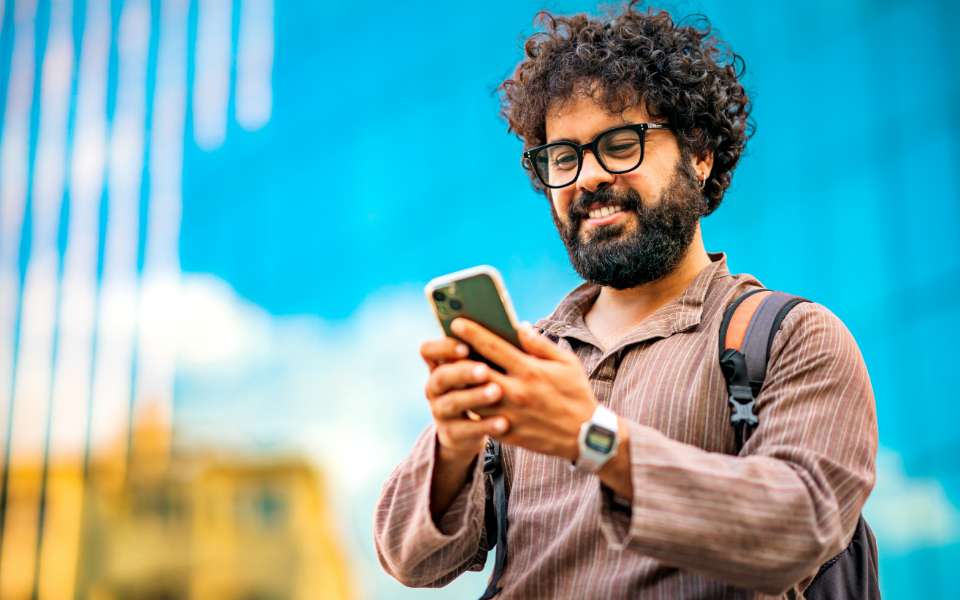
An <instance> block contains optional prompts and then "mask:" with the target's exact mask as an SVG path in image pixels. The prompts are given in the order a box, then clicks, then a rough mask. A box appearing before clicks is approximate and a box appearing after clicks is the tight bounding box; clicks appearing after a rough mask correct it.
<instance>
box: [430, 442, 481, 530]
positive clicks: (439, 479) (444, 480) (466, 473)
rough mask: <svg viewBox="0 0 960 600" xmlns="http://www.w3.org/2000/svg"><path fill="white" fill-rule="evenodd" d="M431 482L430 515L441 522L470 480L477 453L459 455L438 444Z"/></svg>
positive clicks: (435, 520)
mask: <svg viewBox="0 0 960 600" xmlns="http://www.w3.org/2000/svg"><path fill="white" fill-rule="evenodd" d="M434 460H435V462H434V465H433V474H432V477H431V483H430V515H431V516H432V517H433V521H434V523H440V519H441V517H442V516H443V515H444V514H445V513H446V512H447V509H449V508H450V505H451V504H452V503H453V501H454V499H455V498H456V497H457V496H458V495H459V494H460V492H462V491H463V487H464V486H465V485H467V483H469V481H470V476H471V475H472V473H473V469H474V468H475V466H476V461H477V455H474V456H472V457H470V456H457V455H451V454H450V453H449V451H448V450H447V449H446V448H444V447H443V446H441V445H440V444H436V456H435V459H434Z"/></svg>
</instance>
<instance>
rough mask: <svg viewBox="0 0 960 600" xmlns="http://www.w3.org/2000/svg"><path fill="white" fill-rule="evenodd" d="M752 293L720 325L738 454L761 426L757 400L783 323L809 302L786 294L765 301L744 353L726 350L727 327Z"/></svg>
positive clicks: (749, 330) (745, 340) (756, 314)
mask: <svg viewBox="0 0 960 600" xmlns="http://www.w3.org/2000/svg"><path fill="white" fill-rule="evenodd" d="M762 291H766V290H763V289H759V290H751V291H749V292H747V293H745V294H743V295H741V296H740V297H739V298H737V299H736V300H734V301H733V302H732V303H731V304H730V306H729V307H727V310H726V311H725V312H724V315H723V320H722V321H721V324H720V352H721V354H720V368H721V370H722V371H723V376H724V379H726V381H727V391H728V393H729V402H730V423H731V424H732V425H733V428H734V434H735V436H736V441H737V452H740V450H741V449H742V448H743V445H744V444H745V443H746V441H747V438H749V437H750V432H751V431H753V429H754V428H755V427H756V426H757V425H758V423H759V420H758V419H757V413H756V398H757V396H758V395H759V394H760V390H761V389H762V388H763V383H764V380H765V379H766V376H767V361H768V360H769V359H770V348H771V347H772V346H773V339H774V337H776V335H777V332H778V331H779V330H780V325H781V324H782V323H783V319H784V318H785V317H786V316H787V313H789V312H790V310H791V309H793V307H795V306H796V305H798V304H800V303H802V302H809V301H808V300H806V299H805V298H800V297H798V296H791V295H790V294H784V293H783V292H772V293H771V294H770V295H768V296H767V297H766V298H764V299H763V300H762V301H761V302H760V304H759V306H757V308H756V310H755V312H754V313H753V315H751V317H750V321H749V324H748V325H747V331H746V333H745V335H744V338H743V343H742V344H741V346H740V350H736V349H734V348H726V347H725V346H726V344H725V341H726V337H727V327H728V325H729V324H730V321H731V320H732V319H733V313H734V312H735V311H736V310H737V308H738V307H739V306H740V304H741V303H742V302H743V301H744V300H746V299H747V298H748V297H750V296H752V295H753V294H756V293H759V292H762Z"/></svg>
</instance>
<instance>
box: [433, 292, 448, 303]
mask: <svg viewBox="0 0 960 600" xmlns="http://www.w3.org/2000/svg"><path fill="white" fill-rule="evenodd" d="M433 299H434V300H436V301H437V302H443V301H444V300H446V299H447V295H446V294H444V293H443V292H441V291H440V290H435V291H434V292H433Z"/></svg>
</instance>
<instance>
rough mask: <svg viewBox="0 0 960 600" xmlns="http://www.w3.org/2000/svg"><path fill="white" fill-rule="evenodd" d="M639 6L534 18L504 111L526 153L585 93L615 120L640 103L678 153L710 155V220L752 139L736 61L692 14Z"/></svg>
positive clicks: (507, 87) (503, 92)
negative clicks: (556, 114)
mask: <svg viewBox="0 0 960 600" xmlns="http://www.w3.org/2000/svg"><path fill="white" fill-rule="evenodd" d="M636 2H637V0H633V1H632V2H630V3H629V4H628V5H627V6H625V7H624V10H623V12H622V13H621V14H619V15H612V16H609V17H605V18H591V17H589V16H587V15H575V16H571V17H563V16H556V15H553V14H551V13H549V12H547V11H542V12H540V13H539V14H538V15H537V18H536V23H538V24H539V25H541V26H542V27H543V29H544V30H543V31H541V32H539V33H535V34H534V35H532V36H531V37H530V38H529V39H527V41H526V44H525V46H524V50H525V58H524V59H523V61H521V62H520V64H519V65H518V66H517V68H516V70H515V71H514V73H513V75H512V76H511V77H510V78H508V79H507V80H506V81H504V82H503V83H502V84H501V85H500V87H499V91H500V96H501V107H502V109H501V114H502V115H503V117H504V118H505V119H506V120H507V122H508V123H509V130H510V131H512V132H514V133H516V134H517V135H518V136H519V137H520V138H521V139H522V140H523V142H524V146H525V147H526V148H530V147H533V146H538V145H540V144H543V143H545V142H546V125H545V122H546V115H547V112H548V110H550V109H552V108H554V107H555V106H556V103H562V102H564V101H566V100H569V99H571V98H572V97H574V96H576V95H578V94H587V95H589V96H590V97H592V98H593V100H594V101H596V102H597V103H598V104H599V105H600V106H602V107H603V108H605V109H606V110H608V111H610V112H611V113H618V112H622V111H624V110H626V109H628V108H630V107H632V106H637V105H639V104H640V103H641V102H642V103H643V104H644V106H645V108H646V110H647V112H648V113H650V114H651V116H654V117H658V118H662V119H665V120H666V121H667V122H668V123H669V124H670V125H671V127H672V128H673V130H674V133H675V134H676V136H677V139H678V142H679V145H680V150H681V153H682V156H684V157H689V156H691V155H695V156H697V157H704V156H706V154H707V153H708V152H713V158H714V163H713V170H712V171H711V173H710V176H709V177H708V178H707V181H706V182H705V185H704V190H703V194H704V197H705V198H706V201H707V210H706V213H705V214H710V213H712V212H713V211H714V210H716V208H717V206H719V205H720V201H721V199H722V198H723V194H724V192H725V191H726V189H727V188H728V187H730V181H731V179H732V176H733V169H734V167H736V165H737V161H739V160H740V155H741V154H742V153H743V149H744V147H745V145H746V142H747V139H748V138H749V137H750V136H751V135H752V133H753V123H752V121H751V120H750V118H749V117H750V110H751V105H750V100H749V98H748V97H747V92H746V90H745V89H744V87H743V85H742V84H741V83H740V81H739V78H740V77H741V76H742V73H743V68H744V62H743V59H742V58H741V57H740V56H739V55H738V54H735V53H734V52H732V51H731V50H730V49H729V48H728V47H727V46H726V44H725V43H723V42H721V41H720V40H718V39H717V38H716V37H715V36H714V35H713V32H712V28H711V26H710V22H709V20H707V18H706V17H703V16H702V15H697V17H698V18H697V21H698V22H699V24H700V26H699V27H698V26H696V25H693V24H684V21H686V20H687V19H684V20H681V21H679V22H674V20H673V18H672V17H671V16H670V14H669V13H667V12H666V11H654V10H653V9H648V10H647V11H646V12H639V11H637V10H635V7H634V5H635V4H636ZM530 176H531V179H532V180H533V184H534V186H535V187H537V189H541V190H542V189H544V188H543V186H542V185H540V184H539V182H538V181H537V179H536V176H535V175H534V174H533V173H532V172H531V173H530Z"/></svg>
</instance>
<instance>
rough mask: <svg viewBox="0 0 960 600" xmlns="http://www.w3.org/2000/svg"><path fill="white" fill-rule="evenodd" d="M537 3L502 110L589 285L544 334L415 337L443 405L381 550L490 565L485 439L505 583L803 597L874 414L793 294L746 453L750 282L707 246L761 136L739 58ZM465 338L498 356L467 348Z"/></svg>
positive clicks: (390, 490) (402, 566) (847, 503)
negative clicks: (500, 501) (753, 139)
mask: <svg viewBox="0 0 960 600" xmlns="http://www.w3.org/2000/svg"><path fill="white" fill-rule="evenodd" d="M543 22H544V25H545V27H544V29H545V31H544V32H543V33H540V34H537V35H535V36H533V37H532V38H531V39H530V40H528V42H527V44H526V58H525V60H524V61H523V62H522V63H521V64H520V65H519V66H518V68H517V70H516V72H515V73H514V75H513V77H512V78H510V79H509V80H507V81H506V82H505V83H504V84H503V86H502V90H503V96H504V114H505V116H506V118H507V120H508V121H509V123H510V127H511V129H512V130H513V131H515V132H516V133H517V134H518V135H519V136H520V137H521V138H522V139H523V140H524V142H525V148H526V149H527V150H526V151H525V153H524V164H525V166H526V167H527V168H528V169H530V174H531V177H532V178H533V181H534V185H536V186H537V187H538V188H539V189H542V190H544V192H545V194H546V196H547V198H548V199H549V200H550V206H551V209H552V213H553V217H554V221H555V223H556V226H557V229H558V231H559V233H560V235H561V237H562V239H563V241H564V243H565V244H566V246H567V249H568V250H569V254H570V258H571V261H572V262H573V265H574V267H575V268H576V270H577V272H578V273H579V274H580V275H581V276H582V277H583V278H584V279H585V280H586V283H585V284H584V285H582V286H580V287H578V288H577V289H575V290H574V291H572V292H571V293H570V294H569V295H568V296H567V297H566V298H565V299H564V300H563V301H562V302H561V303H560V305H559V306H558V308H557V309H556V310H555V311H554V313H553V314H552V315H550V316H549V317H547V318H546V319H544V320H542V321H540V322H539V323H537V324H536V326H535V329H536V330H539V331H540V332H541V333H537V331H535V330H534V328H530V327H528V326H525V327H523V328H522V329H521V331H520V334H521V342H522V346H523V352H521V351H519V350H517V349H516V348H514V347H512V346H510V345H509V344H507V343H506V342H504V341H502V340H500V339H499V338H497V337H496V336H494V335H493V334H492V333H490V332H488V331H486V330H485V329H483V328H482V327H480V326H479V325H477V324H475V323H472V322H469V321H466V320H464V319H460V320H458V321H456V322H455V323H454V331H455V333H456V335H457V336H458V338H460V340H462V342H461V341H457V340H454V339H441V340H434V341H428V342H426V343H424V344H423V346H422V348H421V352H422V355H423V358H424V359H425V361H426V362H427V364H428V366H429V368H430V376H429V379H428V381H427V385H426V396H427V400H428V402H429V404H430V408H431V411H432V414H433V419H434V423H433V424H431V425H430V426H429V427H428V428H427V430H426V431H425V432H424V433H423V435H422V436H421V437H420V438H419V440H418V441H417V442H416V444H415V446H414V448H413V451H412V453H411V454H410V456H409V457H407V458H406V459H405V460H404V461H403V462H402V463H401V464H400V465H399V466H398V467H397V469H396V470H395V471H394V472H393V474H392V475H391V476H390V478H389V480H388V481H387V482H386V484H385V486H384V489H383V494H382V497H381V499H380V503H379V505H378V507H377V512H376V531H375V538H376V540H375V541H376V547H377V552H378V555H379V557H380V561H381V563H382V565H383V567H384V568H385V569H386V570H387V571H388V572H390V573H391V574H392V575H393V576H394V577H396V578H397V579H398V580H400V581H401V582H403V583H404V584H406V585H409V586H442V585H444V584H446V583H447V582H449V581H451V580H452V579H454V578H455V577H457V576H458V575H459V574H460V573H462V572H463V571H465V570H468V569H470V570H479V569H480V568H482V566H483V564H484V561H485V557H486V554H487V550H488V549H489V548H490V547H491V545H492V543H493V540H494V539H495V532H492V531H489V530H488V529H487V527H485V522H486V517H488V516H489V515H487V514H486V510H489V509H485V502H486V500H487V498H488V497H489V495H490V493H491V492H490V489H489V487H490V486H489V485H485V480H484V476H483V465H482V464H481V463H482V461H481V460H478V456H479V455H480V453H481V452H482V451H483V448H484V445H485V443H486V440H487V438H488V436H492V437H494V438H496V439H498V440H500V441H501V442H502V444H503V448H504V458H505V463H506V474H507V480H508V489H509V512H508V517H509V518H508V522H509V537H508V541H509V543H508V545H507V547H508V548H509V549H510V553H509V558H508V561H507V563H506V568H505V570H504V573H503V577H502V579H501V581H500V585H501V586H502V588H503V591H502V594H501V596H500V597H502V598H583V597H590V598H633V597H657V598H769V597H786V596H789V597H798V596H800V595H802V591H803V589H804V588H805V586H806V585H808V584H809V582H810V580H811V579H812V577H813V576H814V574H815V573H816V572H817V570H818V568H819V567H820V565H821V564H823V563H824V562H825V561H826V560H828V559H829V558H830V557H832V556H834V555H836V554H837V553H838V552H839V551H840V550H841V549H843V548H844V547H845V546H846V545H847V543H848V542H849V540H850V538H851V535H852V533H853V531H854V527H855V524H856V522H857V518H858V515H859V513H860V510H861V508H862V507H863V504H864V502H865V501H866V499H867V496H868V494H869V492H870V490H871V488H872V486H873V482H874V461H875V455H876V447H877V429H876V416H875V408H874V401H873V394H872V391H871V387H870V382H869V378H868V375H867V372H866V369H865V367H864V364H863V360H862V357H861V356H860V353H859V350H858V348H857V346H856V343H855V342H854V340H853V339H852V337H851V336H850V334H849V333H848V331H847V330H846V328H845V327H844V326H843V324H842V323H841V322H840V321H839V320H838V319H837V318H836V317H835V316H833V315H832V314H831V313H830V312H829V311H828V310H827V309H825V308H824V307H822V306H820V305H817V304H814V303H804V304H801V305H799V306H797V307H796V308H794V309H793V310H792V311H791V312H790V313H789V314H788V315H787V317H786V319H785V320H784V321H783V323H782V327H781V329H780V331H779V333H778V334H777V336H776V338H775V339H774V342H773V345H772V347H771V349H770V359H769V363H768V370H767V377H766V383H765V385H764V387H763V389H762V391H761V392H760V395H759V396H758V398H757V402H758V413H759V416H760V425H759V427H758V428H757V429H756V431H755V432H754V433H753V435H752V436H751V437H750V438H749V440H748V441H747V442H746V444H745V446H744V447H743V449H742V451H741V452H740V453H739V454H738V453H737V451H736V442H735V439H734V431H733V428H732V427H731V425H730V413H729V407H728V404H727V390H726V387H725V382H724V378H723V375H722V373H721V370H720V367H719V363H718V356H717V348H718V336H719V333H718V331H719V324H720V320H721V317H722V314H723V311H724V309H725V308H726V307H727V306H728V305H729V304H730V303H731V302H732V301H733V300H734V299H735V298H737V297H739V296H740V295H741V294H743V293H744V292H746V291H748V290H750V289H755V288H756V287H758V286H759V285H760V284H759V282H758V281H757V280H756V279H754V278H753V277H751V276H749V275H731V274H730V273H729V272H728V271H727V266H726V261H725V258H724V256H723V255H719V254H708V253H707V252H706V251H705V249H704V243H703V239H702V236H701V229H700V218H701V217H702V216H705V215H708V214H710V213H711V212H712V211H713V210H715V209H716V208H717V206H718V205H719V204H720V201H721V199H722V197H723V194H724V191H725V190H726V189H727V187H728V186H729V185H730V181H731V176H732V172H733V169H734V167H735V166H736V164H737V161H738V159H739V157H740V155H741V153H742V151H743V148H744V145H745V142H746V139H747V137H748V131H747V130H748V127H747V120H748V116H749V110H750V105H749V102H748V98H747V95H746V93H745V91H744V89H743V87H742V85H741V84H740V83H739V81H738V76H737V73H736V70H735V69H734V68H733V66H731V63H732V62H735V61H737V62H739V60H740V59H739V57H737V56H736V55H734V56H733V60H732V61H727V60H725V59H724V58H725V57H724V55H723V54H722V53H721V52H720V50H718V44H719V42H718V41H717V40H716V39H715V38H714V37H712V36H711V35H710V34H709V32H703V31H701V30H698V29H696V28H694V27H692V26H686V25H683V24H679V23H675V22H674V21H673V20H672V19H671V17H670V16H669V15H668V14H666V13H664V12H660V13H653V12H648V13H640V12H637V11H635V10H634V8H633V6H632V5H631V6H629V7H627V8H626V9H625V11H624V12H623V13H622V14H620V15H618V16H615V17H611V18H609V19H606V20H596V19H591V18H588V17H586V16H576V17H571V18H563V17H555V16H552V15H549V14H547V15H545V16H544V21H543ZM464 342H465V343H464ZM466 344H469V345H470V346H472V347H473V348H474V349H476V350H477V351H478V352H479V353H481V354H483V355H484V356H486V357H487V358H489V359H491V360H492V361H494V362H495V363H497V364H499V365H501V366H502V367H503V368H504V369H505V371H506V372H505V373H500V372H498V371H495V370H492V369H490V368H488V367H486V366H485V365H483V364H481V363H477V362H473V361H470V360H467V359H466V356H467V353H468V348H467V346H466ZM467 411H472V412H474V413H476V414H477V415H480V416H481V417H482V418H481V419H480V420H473V419H470V418H468V417H467ZM591 422H592V423H601V422H602V423H605V424H606V426H607V428H608V429H613V430H615V438H616V443H615V444H613V445H612V446H613V449H612V450H611V451H610V452H609V453H608V454H607V455H602V454H601V455H599V456H598V453H597V452H596V451H595V450H594V451H591V450H588V449H587V448H586V447H585V445H584V443H583V440H582V439H581V436H580V431H581V427H582V426H583V425H584V424H585V423H587V424H589V423H591ZM572 464H575V465H576V466H577V468H576V469H571V465H572Z"/></svg>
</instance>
